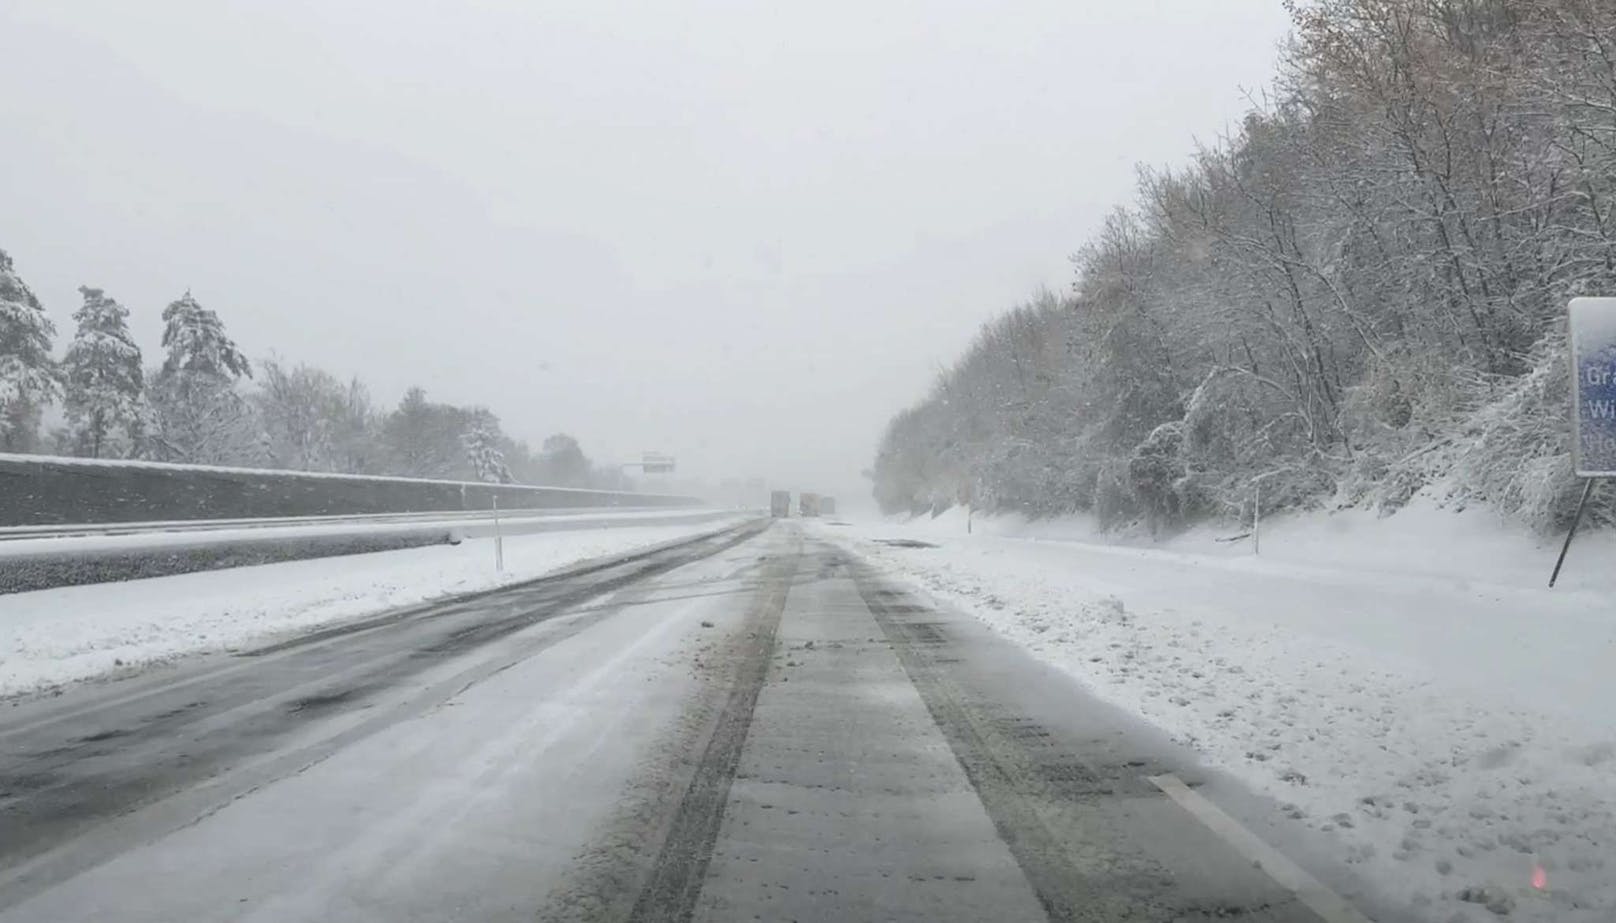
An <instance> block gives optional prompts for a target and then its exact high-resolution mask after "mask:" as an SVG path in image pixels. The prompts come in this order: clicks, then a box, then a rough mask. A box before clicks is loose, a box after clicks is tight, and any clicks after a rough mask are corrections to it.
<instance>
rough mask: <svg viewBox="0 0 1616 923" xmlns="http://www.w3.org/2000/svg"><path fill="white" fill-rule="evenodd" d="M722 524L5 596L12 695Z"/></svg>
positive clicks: (544, 537)
mask: <svg viewBox="0 0 1616 923" xmlns="http://www.w3.org/2000/svg"><path fill="white" fill-rule="evenodd" d="M723 525H724V523H722V522H711V521H706V522H695V523H687V524H681V525H664V526H643V527H641V526H630V527H618V528H609V529H579V530H572V531H559V532H545V533H539V534H534V535H521V536H514V537H510V538H507V539H505V570H504V572H503V573H495V571H494V556H493V555H494V552H493V542H492V541H491V540H488V539H476V540H468V541H465V542H463V543H461V544H460V545H434V546H430V547H425V548H411V549H406V550H401V551H386V552H377V553H373V554H359V555H349V556H345V557H339V558H318V559H313V560H305V561H289V562H285V563H280V564H265V565H261V566H257V567H241V568H234V569H230V570H218V571H204V572H199V573H192V574H179V575H176V576H171V577H155V578H151V579H147V580H131V581H127V582H124V583H105V584H94V585H89V586H74V587H59V588H56V589H50V590H37V591H34V592H30V593H14V594H9V595H4V596H0V695H15V694H18V693H25V692H30V691H34V690H38V689H41V688H48V687H50V686H55V685H59V684H63V683H68V682H72V681H75V680H81V679H86V678H89V677H94V676H99V675H103V674H107V673H111V672H115V671H118V670H120V669H127V668H134V667H138V666H143V665H148V664H151V663H154V662H160V661H164V660H168V659H172V658H174V657H177V656H180V655H184V654H192V653H198V652H202V651H217V650H233V649H238V648H243V647H249V646H253V645H256V644H261V643H265V642H268V641H270V640H273V639H275V638H279V637H285V636H287V635H290V634H294V633H297V632H300V631H307V630H310V629H313V628H316V627H319V626H323V625H328V624H331V623H333V622H338V621H342V620H345V619H350V618H357V617H360V616H365V615H370V614H372V613H376V612H380V611H383V610H386V609H391V608H395V607H398V606H405V605H411V604H414V603H420V602H424V601H427V600H430V599H434V598H439V597H444V596H454V595H460V594H465V593H471V592H475V591H478V590H486V589H490V588H493V587H497V586H500V585H501V584H505V583H512V582H515V581H519V580H528V579H532V578H534V577H538V576H542V575H544V574H546V573H549V572H551V571H555V570H559V569H561V568H564V567H567V566H569V565H572V564H576V563H578V562H580V561H585V560H588V559H590V558H596V557H601V556H603V555H609V554H618V553H623V552H627V551H631V550H633V549H635V548H641V547H645V546H649V545H654V544H657V543H660V542H666V541H672V540H674V539H679V538H685V537H688V536H693V535H698V534H702V533H706V532H712V531H714V530H716V529H719V528H721V527H722V526H723Z"/></svg>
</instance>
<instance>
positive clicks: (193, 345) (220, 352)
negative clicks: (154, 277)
mask: <svg viewBox="0 0 1616 923" xmlns="http://www.w3.org/2000/svg"><path fill="white" fill-rule="evenodd" d="M163 349H165V350H167V351H168V356H167V358H166V359H164V360H163V374H165V375H174V374H178V373H190V374H202V375H211V376H214V377H216V378H219V379H225V380H230V381H234V380H235V379H238V378H241V377H242V376H246V377H248V378H251V377H252V365H251V363H249V362H248V361H247V357H246V356H244V355H242V353H241V350H239V349H237V348H236V343H235V341H234V340H232V339H230V337H229V336H227V335H225V332H224V324H223V322H221V321H220V320H219V315H217V314H215V313H214V312H212V311H210V310H208V309H207V308H204V307H202V305H200V304H198V303H197V301H196V299H195V298H193V297H192V296H191V293H190V292H189V291H187V292H186V293H185V294H184V295H182V296H180V298H179V300H178V301H173V302H170V303H169V305H168V307H166V308H164V309H163Z"/></svg>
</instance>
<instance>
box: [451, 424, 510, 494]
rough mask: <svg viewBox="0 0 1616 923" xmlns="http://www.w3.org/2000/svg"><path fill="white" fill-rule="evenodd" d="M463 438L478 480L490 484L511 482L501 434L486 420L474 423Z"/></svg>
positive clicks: (467, 454) (467, 456)
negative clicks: (502, 449) (500, 438)
mask: <svg viewBox="0 0 1616 923" xmlns="http://www.w3.org/2000/svg"><path fill="white" fill-rule="evenodd" d="M461 440H462V441H463V442H464V443H465V446H466V458H467V460H468V461H470V462H471V469H472V471H473V472H474V473H475V474H476V476H477V480H479V481H487V482H488V483H490V484H509V483H511V480H512V478H511V470H510V468H509V467H507V466H506V464H505V453H504V452H501V451H500V449H499V436H498V434H497V433H495V432H494V431H493V430H492V429H490V427H489V426H488V424H487V423H486V422H482V421H479V422H477V423H474V424H472V427H471V428H470V429H469V430H467V431H466V434H465V435H464V436H462V437H461Z"/></svg>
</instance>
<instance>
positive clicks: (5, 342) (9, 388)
mask: <svg viewBox="0 0 1616 923" xmlns="http://www.w3.org/2000/svg"><path fill="white" fill-rule="evenodd" d="M55 333H56V327H55V325H54V324H52V323H51V321H50V318H49V317H47V316H46V315H45V309H44V308H43V307H42V306H41V305H40V303H39V299H38V298H36V297H34V293H33V292H32V291H30V290H29V288H28V286H27V284H25V283H24V282H23V281H22V279H21V278H19V277H18V275H17V272H16V269H15V268H14V267H13V266H12V263H11V257H10V256H9V255H8V254H7V253H6V252H5V251H4V250H0V451H7V452H29V451H33V450H34V449H35V447H36V443H37V441H38V437H39V415H40V409H41V408H42V407H43V406H44V405H45V404H46V403H48V402H49V401H50V400H51V399H52V398H54V397H55V396H56V395H57V393H58V387H59V384H58V381H57V378H56V368H55V363H53V362H52V361H51V354H50V353H51V337H52V336H54V335H55Z"/></svg>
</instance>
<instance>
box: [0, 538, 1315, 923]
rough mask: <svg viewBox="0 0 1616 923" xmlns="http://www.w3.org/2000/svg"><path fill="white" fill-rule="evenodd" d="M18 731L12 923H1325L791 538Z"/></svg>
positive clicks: (302, 649)
mask: <svg viewBox="0 0 1616 923" xmlns="http://www.w3.org/2000/svg"><path fill="white" fill-rule="evenodd" d="M760 526H761V524H753V525H752V526H749V527H744V528H741V529H738V530H726V531H725V532H723V533H721V534H717V535H714V536H711V537H709V538H706V539H702V540H699V541H696V542H689V543H679V544H676V545H673V546H671V547H666V548H662V549H660V550H657V551H654V552H651V553H648V554H641V555H637V556H634V557H633V558H631V559H627V560H617V561H613V562H602V563H601V564H599V565H598V566H596V567H593V568H583V569H578V570H576V571H575V572H573V573H570V574H568V575H563V576H558V577H555V578H551V579H547V580H543V581H538V582H535V583H531V584H527V585H524V586H522V587H518V588H512V589H508V590H504V591H500V592H496V593H490V594H484V595H482V596H479V597H477V598H473V599H467V600H462V601H458V602H453V603H447V604H439V605H435V606H424V607H417V608H415V609H412V610H408V611H403V612H398V613H392V614H389V615H387V616H386V617H383V618H378V619H375V620H372V621H370V622H365V623H355V624H350V625H346V626H343V627H342V628H340V629H338V630H333V631H328V632H323V633H318V634H315V635H311V636H308V637H306V638H303V639H299V640H298V641H296V642H294V643H290V644H285V645H281V646H278V647H275V648H271V649H266V650H263V651H258V652H254V653H253V654H252V655H248V656H236V657H227V658H224V657H215V658H205V659H199V660H197V661H195V662H193V663H188V664H182V665H180V666H178V667H177V668H173V669H165V670H162V671H158V672H154V673H151V674H147V675H144V676H141V677H136V678H133V679H129V680H123V681H120V682H115V683H110V684H106V685H102V686H90V687H83V688H80V689H76V690H72V691H69V692H68V693H67V694H65V695H62V696H60V697H57V698H54V699H48V700H42V701H34V702H25V703H20V704H17V705H15V706H12V707H7V708H4V709H3V711H0V825H3V827H0V830H3V832H4V836H0V921H11V920H29V921H39V920H64V921H65V920H96V919H104V920H120V921H121V920H131V921H136V920H153V921H155V920H172V919H220V920H320V919H344V920H410V919H420V920H430V919H468V920H471V919H476V920H494V919H499V920H504V919H511V920H517V919H522V920H533V919H540V920H802V921H807V920H826V921H830V920H983V919H994V920H1004V921H1013V920H1044V919H1052V920H1093V921H1101V920H1161V921H1177V920H1185V921H1189V920H1210V919H1230V918H1234V919H1242V920H1253V921H1290V920H1295V921H1317V920H1319V919H1320V917H1319V916H1317V915H1316V914H1315V913H1314V912H1313V911H1311V910H1309V909H1308V908H1307V907H1306V906H1304V905H1303V904H1302V903H1301V902H1299V901H1298V900H1297V898H1296V896H1295V895H1294V894H1293V893H1292V892H1291V891H1290V890H1288V889H1287V888H1284V887H1282V886H1280V885H1279V884H1277V883H1276V882H1275V881H1274V880H1273V878H1271V877H1270V876H1269V875H1268V874H1266V873H1265V872H1263V871H1262V870H1261V869H1259V868H1256V867H1254V866H1253V863H1252V861H1251V860H1250V859H1249V858H1247V857H1246V856H1245V855H1244V854H1242V853H1241V852H1239V851H1237V850H1235V849H1233V848H1231V847H1230V845H1229V844H1228V842H1227V841H1226V840H1225V839H1223V838H1221V837H1219V836H1218V835H1217V834H1215V833H1213V832H1212V830H1211V829H1209V828H1208V827H1207V826H1205V825H1204V824H1203V823H1202V822H1201V821H1199V820H1197V819H1196V818H1195V817H1193V816H1192V815H1191V814H1190V813H1189V812H1187V811H1185V810H1184V809H1183V808H1182V807H1181V806H1180V805H1178V804H1177V803H1175V802H1174V801H1172V800H1171V799H1169V798H1168V797H1167V796H1166V795H1164V794H1163V793H1162V791H1161V790H1160V789H1159V788H1158V787H1156V786H1155V785H1153V784H1151V783H1150V781H1149V777H1150V776H1152V775H1156V774H1159V773H1163V772H1177V773H1179V774H1180V775H1182V776H1183V778H1185V779H1186V780H1187V781H1188V782H1189V783H1190V785H1191V786H1193V787H1197V788H1198V787H1199V785H1200V778H1199V777H1198V776H1197V774H1196V770H1195V769H1194V767H1193V766H1192V765H1182V764H1173V763H1172V761H1173V760H1175V759H1178V757H1176V756H1174V755H1172V754H1170V753H1166V752H1165V751H1164V750H1163V749H1162V748H1161V747H1160V746H1159V745H1158V743H1157V742H1155V741H1153V740H1150V739H1148V735H1139V734H1136V733H1135V732H1134V731H1133V730H1131V729H1130V728H1127V727H1125V726H1122V725H1120V724H1117V723H1115V722H1113V721H1111V720H1110V718H1108V717H1107V716H1106V715H1105V714H1104V713H1103V712H1102V711H1101V710H1097V709H1095V708H1093V707H1091V705H1092V702H1091V700H1090V699H1089V698H1088V697H1087V696H1086V694H1084V693H1082V691H1081V690H1080V689H1079V688H1078V687H1076V686H1075V685H1074V684H1072V683H1071V681H1070V680H1069V679H1066V678H1064V677H1061V676H1058V675H1057V674H1055V673H1053V672H1052V671H1049V670H1048V669H1046V668H1041V667H1038V666H1037V665H1035V664H1034V663H1033V662H1032V661H1031V659H1030V658H1029V657H1028V656H1027V655H1026V654H1024V653H1023V652H1021V651H1019V650H1017V649H1014V648H1013V647H1011V646H1010V645H1008V644H1007V643H1005V642H1003V641H1000V640H998V639H996V638H995V637H993V636H992V635H990V634H988V633H986V632H984V631H983V630H982V629H981V627H980V625H977V624H976V623H974V622H972V621H970V620H968V619H964V618H962V617H961V616H959V615H958V614H954V613H950V612H947V611H941V610H938V609H936V608H934V607H932V606H930V605H929V604H927V603H926V602H925V601H923V600H921V599H918V598H916V597H915V596H913V595H912V594H910V593H908V592H906V591H905V590H904V589H903V588H902V587H899V586H895V585H892V584H890V583H889V582H888V581H886V580H885V579H884V578H883V576H882V575H881V574H879V573H877V572H874V571H872V570H870V569H869V568H867V567H866V566H865V565H863V564H862V563H861V562H859V561H857V560H855V559H852V558H850V557H849V556H848V554H847V553H846V552H843V551H840V550H838V549H836V548H833V547H831V546H829V545H826V544H824V543H822V542H819V541H816V540H814V539H813V538H812V537H811V536H809V535H807V534H806V533H804V532H803V531H802V530H801V529H800V528H798V527H797V526H795V525H794V524H784V525H779V524H777V525H775V526H774V527H773V528H769V529H767V530H764V531H760Z"/></svg>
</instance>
